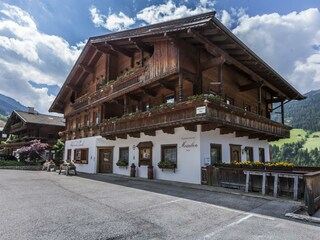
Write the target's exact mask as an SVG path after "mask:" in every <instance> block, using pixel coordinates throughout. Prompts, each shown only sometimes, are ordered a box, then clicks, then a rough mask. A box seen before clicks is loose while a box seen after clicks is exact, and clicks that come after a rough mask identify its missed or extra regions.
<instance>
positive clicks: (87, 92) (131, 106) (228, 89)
mask: <svg viewBox="0 0 320 240" xmlns="http://www.w3.org/2000/svg"><path fill="white" fill-rule="evenodd" d="M303 98H304V97H303V96H302V95H301V94H300V93H299V92H298V91H297V90H296V89H295V88H294V87H292V86H291V85H290V84H289V83H288V82H287V81H286V80H285V79H283V78H282V77H281V76H280V75H279V74H278V73H277V72H275V71H274V70H273V69H272V68H271V67H270V66H268V65H267V64H266V63H265V62H264V61H263V60H262V59H261V58H259V57H258V56H257V55H256V54H255V53H254V52H253V51H251V50H250V49H249V48H248V47H247V46H246V45H245V44H243V43H242V42H241V41H240V40H239V39H238V38H237V37H236V36H235V35H233V34H232V33H231V32H230V30H228V29H227V28H226V27H225V26H224V25H223V24H222V23H221V22H220V21H219V20H218V19H216V18H215V13H214V12H209V13H205V14H200V15H196V16H191V17H187V18H183V19H178V20H173V21H169V22H163V23H158V24H154V25H149V26H145V27H140V28H136V29H131V30H126V31H122V32H115V33H110V34H107V35H103V36H97V37H92V38H90V39H89V40H88V42H87V44H86V46H85V48H84V49H83V51H82V53H81V55H80V57H79V58H78V60H77V62H76V63H75V65H74V67H73V69H72V70H71V72H70V74H69V75H68V77H67V79H66V81H65V83H64V85H63V87H62V88H61V90H60V92H59V94H58V95H57V97H56V99H55V101H54V102H53V104H52V106H51V108H50V111H52V112H58V113H63V114H64V116H65V118H66V129H65V131H64V132H63V134H62V137H63V138H64V139H65V140H66V145H65V146H66V152H65V159H72V160H75V162H76V163H77V169H78V170H79V171H83V172H88V173H97V172H106V173H117V174H124V175H129V174H130V166H131V165H132V163H134V164H135V165H136V167H137V169H136V171H137V175H138V176H140V177H147V167H148V166H149V165H153V167H154V176H155V178H158V179H166V180H174V181H181V182H191V183H200V182H201V167H202V166H205V165H208V164H212V163H216V162H230V161H244V160H250V161H258V160H259V161H269V158H270V156H269V145H268V141H269V140H276V139H280V138H285V137H288V136H289V130H290V128H289V127H287V126H285V125H284V122H282V123H278V122H274V121H272V120H270V113H271V112H272V111H273V108H274V103H278V104H279V106H280V107H279V109H280V110H281V112H282V121H283V119H284V118H283V111H284V104H285V102H286V101H290V100H293V99H296V100H301V99H303ZM159 162H160V167H158V164H159ZM126 166H129V167H126Z"/></svg>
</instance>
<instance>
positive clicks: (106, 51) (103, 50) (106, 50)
mask: <svg viewBox="0 0 320 240" xmlns="http://www.w3.org/2000/svg"><path fill="white" fill-rule="evenodd" d="M94 47H95V48H96V50H97V51H98V52H101V53H104V54H111V55H115V54H116V52H115V51H113V50H111V49H110V48H109V47H102V46H94Z"/></svg>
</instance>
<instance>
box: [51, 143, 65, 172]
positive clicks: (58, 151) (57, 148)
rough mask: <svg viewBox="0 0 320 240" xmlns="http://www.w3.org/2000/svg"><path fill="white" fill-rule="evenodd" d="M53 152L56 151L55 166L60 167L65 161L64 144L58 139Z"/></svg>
mask: <svg viewBox="0 0 320 240" xmlns="http://www.w3.org/2000/svg"><path fill="white" fill-rule="evenodd" d="M52 150H54V151H55V160H54V162H55V164H56V165H57V166H59V165H60V164H61V163H62V160H63V152H64V142H63V141H61V140H60V139H58V141H57V142H56V144H55V145H53V147H52Z"/></svg>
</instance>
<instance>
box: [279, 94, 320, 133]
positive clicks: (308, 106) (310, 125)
mask: <svg viewBox="0 0 320 240" xmlns="http://www.w3.org/2000/svg"><path fill="white" fill-rule="evenodd" d="M304 96H306V97H307V98H306V99H305V100H302V101H291V102H289V103H287V104H286V105H285V121H286V123H287V124H288V125H290V126H292V127H293V128H302V129H305V130H310V131H319V130H320V89H319V90H313V91H311V92H308V93H306V94H304ZM277 117H278V116H277Z"/></svg>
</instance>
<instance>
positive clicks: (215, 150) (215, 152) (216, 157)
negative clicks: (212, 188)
mask: <svg viewBox="0 0 320 240" xmlns="http://www.w3.org/2000/svg"><path fill="white" fill-rule="evenodd" d="M210 159H211V165H213V164H215V163H222V158H221V144H210Z"/></svg>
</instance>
